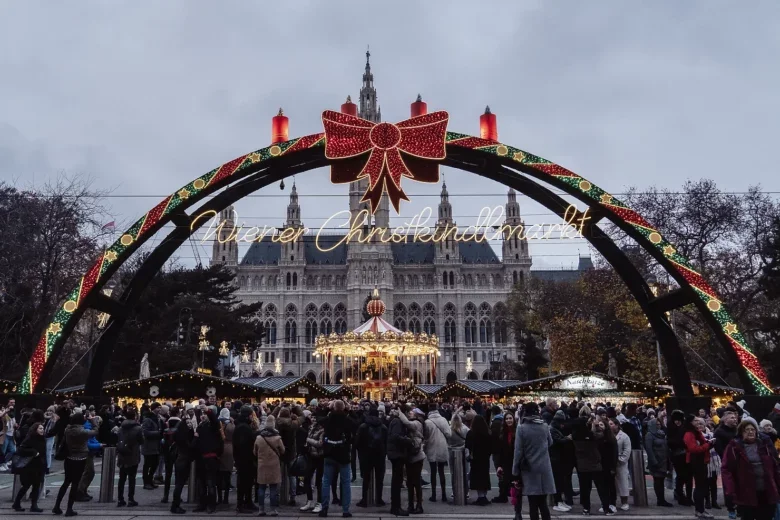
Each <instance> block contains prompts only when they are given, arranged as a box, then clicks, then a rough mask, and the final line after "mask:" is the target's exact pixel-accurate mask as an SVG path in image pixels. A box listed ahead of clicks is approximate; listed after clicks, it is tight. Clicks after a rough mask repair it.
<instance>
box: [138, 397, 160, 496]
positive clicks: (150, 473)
mask: <svg viewBox="0 0 780 520" xmlns="http://www.w3.org/2000/svg"><path fill="white" fill-rule="evenodd" d="M142 409H143V407H142ZM159 410H160V403H152V404H151V406H150V407H149V411H148V412H147V413H146V415H145V417H144V422H143V423H142V424H141V429H142V430H143V432H144V444H143V448H142V449H141V452H142V453H143V456H144V467H143V482H144V489H148V490H153V489H156V488H157V486H155V485H154V472H155V471H156V470H157V464H158V463H159V461H160V439H161V438H162V431H160V419H159V414H160V412H159Z"/></svg>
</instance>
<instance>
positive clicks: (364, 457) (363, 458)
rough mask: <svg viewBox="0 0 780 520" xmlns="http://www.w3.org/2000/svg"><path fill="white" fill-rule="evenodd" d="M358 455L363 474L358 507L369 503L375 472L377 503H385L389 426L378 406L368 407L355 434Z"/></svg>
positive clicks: (379, 504)
mask: <svg viewBox="0 0 780 520" xmlns="http://www.w3.org/2000/svg"><path fill="white" fill-rule="evenodd" d="M355 446H357V453H358V457H359V458H360V474H361V475H362V476H363V497H362V498H361V499H360V501H359V502H358V503H357V504H355V505H356V506H358V507H366V506H367V505H368V502H367V499H368V486H369V484H370V483H371V482H370V481H371V479H370V478H369V476H370V475H372V474H373V478H374V489H375V490H376V491H375V495H374V498H375V499H376V505H377V506H379V507H381V506H384V505H385V501H384V500H382V488H383V486H384V482H385V458H386V457H387V426H385V425H384V424H382V421H381V420H380V419H379V410H378V409H377V407H376V406H371V407H370V408H369V409H368V414H367V415H364V416H363V423H362V424H361V425H360V426H359V427H358V430H357V434H356V436H355Z"/></svg>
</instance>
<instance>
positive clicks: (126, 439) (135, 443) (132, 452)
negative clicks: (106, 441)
mask: <svg viewBox="0 0 780 520" xmlns="http://www.w3.org/2000/svg"><path fill="white" fill-rule="evenodd" d="M125 417H126V418H125V420H124V422H122V426H120V427H119V436H118V441H117V443H116V465H117V466H118V467H119V486H118V487H117V496H118V499H117V503H116V506H117V507H125V506H129V507H135V506H137V505H138V502H136V501H135V479H136V474H137V473H138V465H139V464H140V463H141V444H142V443H143V442H144V435H143V432H142V430H141V425H140V424H139V423H138V421H136V420H135V418H136V414H135V410H128V411H127V414H126V416H125ZM125 482H127V498H128V499H129V500H128V501H127V502H125Z"/></svg>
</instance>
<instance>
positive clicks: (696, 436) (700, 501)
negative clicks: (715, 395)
mask: <svg viewBox="0 0 780 520" xmlns="http://www.w3.org/2000/svg"><path fill="white" fill-rule="evenodd" d="M704 428H705V425H704V419H702V418H701V417H694V416H689V417H687V420H686V423H685V434H684V435H683V442H684V443H685V457H686V462H687V463H688V466H689V468H690V471H691V475H692V476H693V503H694V506H696V517H697V518H713V516H712V514H710V513H708V512H707V511H705V509H704V498H705V497H706V496H707V494H708V488H709V480H708V479H707V465H708V464H709V462H710V448H712V445H713V444H714V443H715V439H710V440H709V441H708V440H707V439H706V438H705V437H704Z"/></svg>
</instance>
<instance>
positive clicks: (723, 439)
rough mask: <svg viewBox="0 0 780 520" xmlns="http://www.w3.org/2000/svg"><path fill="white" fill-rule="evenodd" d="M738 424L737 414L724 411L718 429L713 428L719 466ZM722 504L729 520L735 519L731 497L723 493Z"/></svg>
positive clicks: (734, 508) (735, 433)
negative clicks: (730, 519)
mask: <svg viewBox="0 0 780 520" xmlns="http://www.w3.org/2000/svg"><path fill="white" fill-rule="evenodd" d="M738 424H739V419H738V418H737V412H735V411H732V410H726V411H724V412H723V416H722V417H721V418H720V422H719V423H718V427H717V428H715V431H714V432H713V434H714V436H715V443H714V444H713V449H714V450H715V453H717V454H718V456H719V457H720V459H721V464H722V462H723V454H724V453H725V451H726V446H728V445H729V443H730V442H731V441H732V440H733V439H734V438H735V437H736V436H737V425H738ZM723 502H724V503H725V505H726V509H728V512H729V518H736V517H737V506H736V504H734V502H733V501H732V497H731V496H729V495H726V494H725V493H724V496H723Z"/></svg>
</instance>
